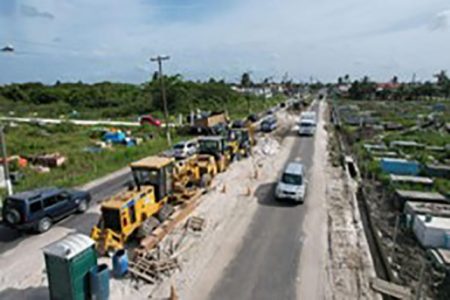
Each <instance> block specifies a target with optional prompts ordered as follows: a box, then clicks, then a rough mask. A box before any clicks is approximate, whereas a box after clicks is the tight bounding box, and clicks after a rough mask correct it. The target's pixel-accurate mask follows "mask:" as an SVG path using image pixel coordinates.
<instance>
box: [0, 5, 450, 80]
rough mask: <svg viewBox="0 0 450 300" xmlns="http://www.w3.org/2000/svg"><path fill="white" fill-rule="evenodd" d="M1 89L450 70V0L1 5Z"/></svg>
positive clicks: (423, 74)
mask: <svg viewBox="0 0 450 300" xmlns="http://www.w3.org/2000/svg"><path fill="white" fill-rule="evenodd" d="M6 45H12V46H13V47H14V48H15V52H13V53H5V52H0V83H3V84H5V83H11V82H28V81H42V82H45V83H54V82H55V81H56V80H60V81H80V80H81V81H83V82H99V81H121V82H131V83H141V82H144V81H146V80H148V79H149V78H150V76H151V74H152V73H153V72H154V71H155V70H156V68H157V66H156V64H155V63H152V62H150V60H149V59H150V57H153V56H155V55H158V54H161V55H169V56H170V60H168V61H165V62H164V72H165V73H168V74H181V75H182V76H183V77H185V78H188V79H195V80H197V79H200V80H204V79H208V78H210V77H215V78H218V79H225V80H227V81H238V80H239V78H240V76H241V74H242V73H243V72H250V74H251V77H252V78H253V79H254V81H258V80H263V79H264V78H267V77H273V78H274V80H280V79H281V78H283V76H287V77H288V78H289V79H292V80H294V81H296V82H298V81H302V82H309V81H310V80H311V79H312V80H320V81H327V82H330V81H336V79H337V77H338V76H343V75H345V74H349V75H350V76H351V78H352V79H356V78H360V77H362V76H364V75H368V76H369V77H370V78H373V79H375V80H378V81H387V80H389V79H390V78H391V77H392V76H394V75H397V76H398V77H399V78H400V79H401V80H404V81H409V80H411V78H412V76H413V74H416V78H417V79H419V80H429V79H432V75H433V74H434V73H436V72H437V71H439V70H449V71H450V1H448V0H426V1H424V0H367V1H362V0H340V1H336V0H240V1H238V0H214V1H211V0H0V48H3V47H4V46H6Z"/></svg>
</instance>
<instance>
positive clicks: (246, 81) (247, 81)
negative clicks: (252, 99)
mask: <svg viewBox="0 0 450 300" xmlns="http://www.w3.org/2000/svg"><path fill="white" fill-rule="evenodd" d="M252 85H253V82H252V80H251V78H250V73H249V72H245V73H243V74H242V77H241V86H243V87H245V88H249V87H251V86H252Z"/></svg>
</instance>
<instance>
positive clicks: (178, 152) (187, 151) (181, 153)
mask: <svg viewBox="0 0 450 300" xmlns="http://www.w3.org/2000/svg"><path fill="white" fill-rule="evenodd" d="M195 153H197V143H196V142H194V141H188V142H179V143H178V144H175V145H174V146H173V156H174V157H175V158H177V159H183V158H187V157H189V156H191V155H193V154H195Z"/></svg>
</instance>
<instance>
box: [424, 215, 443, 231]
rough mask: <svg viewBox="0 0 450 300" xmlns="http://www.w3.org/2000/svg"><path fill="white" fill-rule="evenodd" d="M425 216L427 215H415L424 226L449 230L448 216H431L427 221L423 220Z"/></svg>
mask: <svg viewBox="0 0 450 300" xmlns="http://www.w3.org/2000/svg"><path fill="white" fill-rule="evenodd" d="M426 218H427V216H422V215H418V216H416V219H418V220H420V222H421V223H422V224H423V225H424V226H425V227H426V228H439V229H444V230H449V231H450V218H443V217H431V220H430V221H428V222H426V221H425V219H426Z"/></svg>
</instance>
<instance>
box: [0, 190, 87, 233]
mask: <svg viewBox="0 0 450 300" xmlns="http://www.w3.org/2000/svg"><path fill="white" fill-rule="evenodd" d="M90 201H91V196H90V194H89V193H88V192H85V191H78V190H71V189H60V188H44V189H36V190H32V191H28V192H22V193H18V194H15V195H12V196H10V197H8V198H6V200H5V203H4V205H3V210H2V215H3V220H4V223H5V224H6V225H7V226H9V227H12V228H15V229H18V230H30V229H31V230H35V231H37V232H39V233H42V232H45V231H47V230H49V229H50V228H51V227H52V225H53V224H54V223H55V222H56V221H58V220H60V219H62V218H64V217H66V216H68V215H70V214H72V213H74V212H79V213H83V212H85V211H86V210H87V209H88V207H89V204H90Z"/></svg>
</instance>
